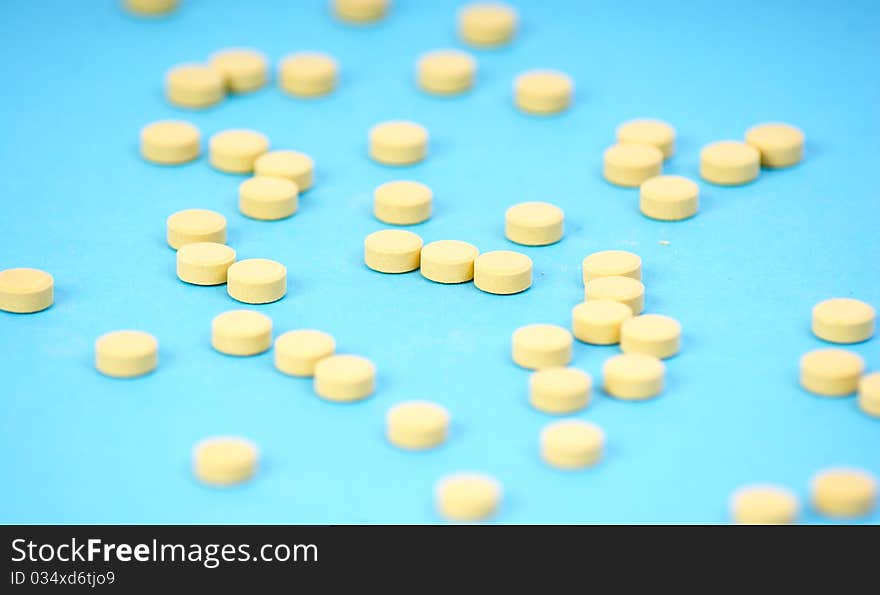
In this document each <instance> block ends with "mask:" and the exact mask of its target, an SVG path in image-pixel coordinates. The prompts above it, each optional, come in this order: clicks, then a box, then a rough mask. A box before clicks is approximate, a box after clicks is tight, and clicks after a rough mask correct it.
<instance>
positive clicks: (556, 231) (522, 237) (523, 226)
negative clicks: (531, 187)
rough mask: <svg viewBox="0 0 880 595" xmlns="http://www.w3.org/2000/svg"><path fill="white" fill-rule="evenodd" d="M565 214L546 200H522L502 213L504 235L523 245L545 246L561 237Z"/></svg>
mask: <svg viewBox="0 0 880 595" xmlns="http://www.w3.org/2000/svg"><path fill="white" fill-rule="evenodd" d="M564 219H565V214H564V213H563V212H562V209H560V208H559V207H557V206H556V205H552V204H550V203H548V202H523V203H520V204H518V205H513V206H512V207H510V208H509V209H507V212H505V214H504V235H505V236H507V239H508V240H510V241H511V242H515V243H517V244H522V245H523V246H546V245H548V244H554V243H556V242H558V241H559V240H561V239H562V233H563V230H562V226H563V221H564Z"/></svg>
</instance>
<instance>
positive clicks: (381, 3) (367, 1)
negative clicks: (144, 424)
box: [331, 0, 390, 23]
mask: <svg viewBox="0 0 880 595" xmlns="http://www.w3.org/2000/svg"><path fill="white" fill-rule="evenodd" d="M389 4H390V0H332V2H331V6H332V8H333V14H334V15H336V17H337V18H339V19H341V20H343V21H347V22H349V23H372V22H374V21H378V20H379V19H381V18H382V17H384V16H385V13H386V12H388V5H389Z"/></svg>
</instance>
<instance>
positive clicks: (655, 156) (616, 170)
mask: <svg viewBox="0 0 880 595" xmlns="http://www.w3.org/2000/svg"><path fill="white" fill-rule="evenodd" d="M604 162H605V169H604V174H605V179H606V180H607V181H609V182H611V183H612V184H615V185H617V186H625V187H630V188H637V187H639V186H641V185H642V183H643V182H644V181H645V180H647V179H649V178H653V177H655V176H659V175H660V174H661V172H662V171H663V153H662V152H661V151H660V149H658V148H657V147H653V146H651V145H640V144H635V143H618V144H616V145H612V146H610V147H608V148H607V149H605V154H604Z"/></svg>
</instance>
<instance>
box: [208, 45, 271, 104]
mask: <svg viewBox="0 0 880 595" xmlns="http://www.w3.org/2000/svg"><path fill="white" fill-rule="evenodd" d="M211 66H213V67H214V69H215V70H217V71H218V72H219V73H220V74H221V75H222V76H223V81H224V84H225V86H226V89H228V90H229V91H231V92H232V93H250V92H251V91H256V90H257V89H259V88H260V87H262V86H263V85H265V84H266V78H267V77H268V72H269V66H268V63H267V61H266V56H264V55H263V54H262V53H261V52H258V51H256V50H252V49H247V48H231V49H228V50H221V51H219V52H216V53H214V54H213V55H212V56H211Z"/></svg>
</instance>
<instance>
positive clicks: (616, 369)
mask: <svg viewBox="0 0 880 595" xmlns="http://www.w3.org/2000/svg"><path fill="white" fill-rule="evenodd" d="M665 374H666V367H665V366H664V365H663V362H662V361H660V360H659V359H658V358H656V357H654V356H652V355H645V354H643V353H623V354H621V355H615V356H614V357H611V358H609V359H607V360H606V361H605V364H604V365H603V366H602V375H603V382H604V388H605V392H606V393H608V394H609V395H611V396H614V397H617V398H619V399H624V400H627V401H640V400H643V399H650V398H651V397H654V396H657V395H658V394H660V392H661V391H662V390H663V377H664V376H665Z"/></svg>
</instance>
